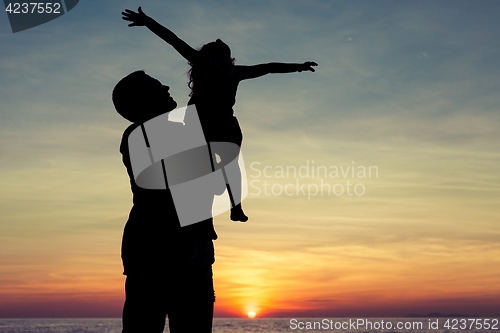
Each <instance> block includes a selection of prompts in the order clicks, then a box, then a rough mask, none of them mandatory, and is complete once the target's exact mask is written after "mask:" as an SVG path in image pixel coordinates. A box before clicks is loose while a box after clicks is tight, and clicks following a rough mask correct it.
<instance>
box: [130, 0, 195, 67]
mask: <svg viewBox="0 0 500 333" xmlns="http://www.w3.org/2000/svg"><path fill="white" fill-rule="evenodd" d="M122 15H123V17H122V19H124V20H125V21H131V22H132V23H130V24H129V25H128V26H129V27H134V26H146V27H147V28H148V29H149V30H151V31H152V32H154V33H155V34H156V35H157V36H158V37H160V38H161V39H163V40H164V41H165V42H167V43H169V44H170V45H172V46H173V47H174V49H176V50H177V52H179V53H180V55H181V56H183V57H184V58H185V59H186V60H187V61H189V62H194V61H196V57H197V56H198V51H196V50H195V49H193V48H192V47H191V46H189V45H188V44H187V43H186V42H185V41H183V40H182V39H180V38H179V37H177V36H176V35H175V34H174V33H173V32H172V31H170V30H169V29H167V28H165V27H164V26H162V25H161V24H159V23H158V22H156V21H155V20H153V19H152V18H151V17H149V16H147V15H146V14H144V12H143V11H142V9H141V7H139V9H138V10H137V13H136V12H134V11H132V10H129V9H125V11H124V12H122Z"/></svg>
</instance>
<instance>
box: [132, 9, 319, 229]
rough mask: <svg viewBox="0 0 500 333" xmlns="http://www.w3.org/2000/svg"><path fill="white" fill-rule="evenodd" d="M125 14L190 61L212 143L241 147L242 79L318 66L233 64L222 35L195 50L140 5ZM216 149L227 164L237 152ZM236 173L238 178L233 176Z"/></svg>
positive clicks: (238, 214) (237, 215)
mask: <svg viewBox="0 0 500 333" xmlns="http://www.w3.org/2000/svg"><path fill="white" fill-rule="evenodd" d="M122 15H123V19H124V20H126V21H131V22H132V23H131V24H129V25H128V26H129V27H133V26H146V27H147V28H149V30H151V31H152V32H153V33H155V34H156V35H157V36H158V37H160V38H161V39H163V40H164V41H166V42H167V43H169V44H170V45H172V46H173V47H174V49H175V50H176V51H177V52H179V53H180V55H182V56H183V57H184V58H185V59H186V60H187V61H188V63H189V65H190V66H191V69H190V70H189V72H188V74H189V83H188V86H189V87H190V88H191V94H190V96H191V99H190V100H189V102H188V104H195V105H196V108H197V110H198V114H199V117H200V121H201V124H202V127H203V130H204V132H205V136H206V139H207V142H209V143H210V142H218V141H223V142H232V143H235V144H237V145H238V146H240V147H241V142H242V139H243V135H242V133H241V129H240V126H239V123H238V120H237V119H236V117H234V115H233V114H234V111H233V106H234V104H235V102H236V91H237V88H238V83H239V82H240V81H242V80H247V79H253V78H257V77H260V76H263V75H266V74H271V73H292V72H302V71H311V72H314V69H313V68H312V66H317V64H316V63H315V62H310V61H308V62H305V63H302V64H285V63H275V62H274V63H268V64H259V65H254V66H241V65H237V66H236V65H234V58H232V57H231V49H230V48H229V46H228V45H227V44H225V43H224V42H223V41H222V40H220V39H217V40H216V41H215V42H210V43H208V44H205V45H203V46H202V47H201V48H200V49H199V50H195V49H193V48H192V47H191V46H189V45H188V44H187V43H186V42H184V41H183V40H182V39H180V38H178V37H177V36H176V35H175V34H174V33H173V32H172V31H170V30H169V29H167V28H165V27H164V26H162V25H161V24H159V23H157V22H156V21H155V20H153V19H152V18H151V17H149V16H147V15H146V14H144V12H143V11H142V9H141V7H139V8H138V12H137V13H136V12H134V11H131V10H128V9H125V12H122ZM216 153H218V155H219V156H220V159H221V161H222V162H223V163H224V164H227V163H229V162H230V161H228V159H229V158H230V156H234V154H229V153H228V152H227V151H226V152H225V151H220V152H216ZM214 160H215V159H214ZM224 164H223V165H224ZM235 171H236V170H235ZM228 174H230V175H232V176H231V177H233V179H232V180H233V181H235V184H241V173H240V171H239V168H238V170H237V171H236V172H228ZM235 177H236V178H238V179H234V178H235ZM228 183H232V181H231V179H229V182H228ZM228 189H229V187H228ZM230 194H231V193H230ZM232 196H233V198H232V202H238V204H237V205H232V208H231V220H233V221H241V222H246V221H247V220H248V217H247V216H246V215H245V213H244V212H243V209H242V207H241V203H240V202H241V191H232Z"/></svg>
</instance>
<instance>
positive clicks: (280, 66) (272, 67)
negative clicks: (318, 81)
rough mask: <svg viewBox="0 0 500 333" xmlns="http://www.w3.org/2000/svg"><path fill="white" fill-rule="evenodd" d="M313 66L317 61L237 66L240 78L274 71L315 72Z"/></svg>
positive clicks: (243, 78) (249, 77)
mask: <svg viewBox="0 0 500 333" xmlns="http://www.w3.org/2000/svg"><path fill="white" fill-rule="evenodd" d="M312 66H318V64H317V63H315V62H312V61H306V62H305V63H303V64H284V63H280V62H270V63H268V64H260V65H254V66H236V67H237V68H238V73H239V75H240V80H247V79H254V78H256V77H259V76H263V75H266V74H274V73H294V72H302V71H311V72H314V68H312Z"/></svg>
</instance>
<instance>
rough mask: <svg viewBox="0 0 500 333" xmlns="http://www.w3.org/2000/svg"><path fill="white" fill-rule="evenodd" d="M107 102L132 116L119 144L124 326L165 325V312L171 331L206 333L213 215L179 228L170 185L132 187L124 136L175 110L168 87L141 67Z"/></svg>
mask: <svg viewBox="0 0 500 333" xmlns="http://www.w3.org/2000/svg"><path fill="white" fill-rule="evenodd" d="M113 103H114V105H115V108H116V110H117V111H118V113H119V114H120V115H122V116H123V117H124V118H125V119H127V120H129V121H131V122H132V123H133V124H132V125H130V126H129V127H128V128H127V129H126V130H125V132H124V133H123V137H122V141H121V145H120V152H121V154H122V156H123V163H124V165H125V167H126V168H127V172H128V175H129V177H130V185H131V188H132V193H133V207H132V209H131V211H130V215H129V218H128V221H127V223H126V225H125V229H124V232H123V240H122V261H123V267H124V272H123V274H124V275H126V276H127V278H126V282H125V296H126V299H125V304H124V307H123V319H122V321H123V331H122V332H123V333H138V332H141V333H142V332H147V333H153V332H163V330H164V327H165V319H166V316H167V315H168V318H169V327H170V331H171V332H173V333H179V332H196V333H203V332H211V329H212V318H213V306H214V301H215V293H214V288H213V278H212V264H213V263H214V261H215V256H214V247H213V240H215V239H217V234H216V232H215V230H214V226H213V219H212V218H209V219H207V220H204V221H201V222H198V223H194V224H192V225H189V226H186V227H182V228H181V227H180V224H179V220H178V217H177V214H176V210H175V206H174V203H173V200H172V196H171V192H170V190H169V189H168V188H167V189H166V190H165V189H164V190H150V189H144V188H141V187H139V186H137V184H136V183H135V181H134V176H133V173H132V166H131V162H130V155H129V150H128V136H129V135H130V133H131V132H132V131H133V130H134V129H136V128H137V127H139V126H140V125H141V124H142V123H144V122H145V121H147V120H150V119H152V118H154V117H156V116H159V115H161V114H163V113H165V112H168V111H171V110H173V109H175V107H176V106H177V103H176V102H175V101H174V100H173V98H172V97H171V96H170V94H169V87H168V86H164V85H162V84H161V83H160V82H159V81H158V80H156V79H154V78H152V77H151V76H149V75H147V74H145V73H144V72H143V71H137V72H133V73H131V74H129V75H128V76H126V77H125V78H123V79H122V80H120V82H118V84H117V85H116V87H115V88H114V90H113ZM181 126H182V125H181ZM210 195H212V198H213V195H214V194H213V193H212V194H210ZM208 207H209V208H210V205H208ZM209 216H211V215H209Z"/></svg>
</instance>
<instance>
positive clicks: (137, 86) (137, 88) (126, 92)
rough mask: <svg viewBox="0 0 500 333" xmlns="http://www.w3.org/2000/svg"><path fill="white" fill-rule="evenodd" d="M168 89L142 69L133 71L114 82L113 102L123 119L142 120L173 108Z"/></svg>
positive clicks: (174, 105) (174, 103)
mask: <svg viewBox="0 0 500 333" xmlns="http://www.w3.org/2000/svg"><path fill="white" fill-rule="evenodd" d="M169 89H170V88H169V87H168V86H164V85H162V84H161V83H160V81H158V80H156V79H154V78H152V77H151V76H149V75H147V74H146V73H144V71H137V72H133V73H131V74H129V75H127V76H126V77H124V78H123V79H121V80H120V82H118V83H117V84H116V86H115V88H114V89H113V96H112V99H113V104H114V105H115V109H116V111H118V113H119V114H120V115H122V116H123V117H124V118H125V119H127V120H129V121H131V122H133V123H136V122H144V121H146V120H149V119H151V118H154V117H156V116H158V115H160V114H162V113H165V112H168V111H172V110H173V109H175V107H176V106H177V103H176V102H175V101H174V100H173V98H172V97H171V96H170V94H169V92H168V90H169Z"/></svg>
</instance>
